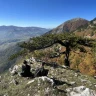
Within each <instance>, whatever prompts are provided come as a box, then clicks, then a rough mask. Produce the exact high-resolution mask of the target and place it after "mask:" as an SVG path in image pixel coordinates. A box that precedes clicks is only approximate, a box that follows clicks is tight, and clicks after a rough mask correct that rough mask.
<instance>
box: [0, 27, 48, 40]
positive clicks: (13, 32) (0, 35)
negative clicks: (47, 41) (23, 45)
mask: <svg viewBox="0 0 96 96" xmlns="http://www.w3.org/2000/svg"><path fill="white" fill-rule="evenodd" d="M49 30H50V29H46V28H40V27H17V26H0V40H11V39H25V38H29V37H34V36H39V35H42V34H44V33H46V32H48V31H49Z"/></svg>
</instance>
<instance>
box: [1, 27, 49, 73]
mask: <svg viewBox="0 0 96 96" xmlns="http://www.w3.org/2000/svg"><path fill="white" fill-rule="evenodd" d="M48 30H49V29H45V28H39V27H17V26H0V73H2V72H5V70H8V69H9V68H10V67H11V66H12V65H14V64H15V61H16V60H13V61H9V60H8V58H9V57H10V56H11V55H12V54H14V53H16V52H18V51H20V50H21V48H19V47H18V45H17V43H18V42H21V41H26V40H28V39H29V38H30V37H34V36H40V35H42V34H44V33H45V32H47V31H48Z"/></svg>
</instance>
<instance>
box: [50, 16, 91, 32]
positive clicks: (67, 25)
mask: <svg viewBox="0 0 96 96" xmlns="http://www.w3.org/2000/svg"><path fill="white" fill-rule="evenodd" d="M88 22H89V21H88V20H85V19H83V18H73V19H71V20H68V21H66V22H64V23H63V24H61V25H59V26H58V27H57V28H55V29H53V30H51V31H50V32H49V33H62V32H72V31H75V30H76V29H77V28H79V27H80V26H83V25H86V24H88Z"/></svg>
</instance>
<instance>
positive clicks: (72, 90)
mask: <svg viewBox="0 0 96 96" xmlns="http://www.w3.org/2000/svg"><path fill="white" fill-rule="evenodd" d="M32 58H33V57H32ZM32 58H31V59H27V61H28V64H29V65H30V66H31V72H32V73H34V71H35V70H36V69H37V68H38V67H40V65H41V62H37V61H36V60H35V59H34V58H33V59H32ZM21 66H22V64H21V65H15V66H14V67H13V68H11V69H9V72H8V73H5V74H2V75H1V76H0V96H96V78H94V77H91V76H87V75H82V74H81V73H79V72H76V71H74V70H71V69H69V68H68V67H65V66H63V65H62V66H58V67H55V66H48V65H45V69H48V70H49V71H48V75H47V76H40V77H35V78H29V77H21V76H20V72H21Z"/></svg>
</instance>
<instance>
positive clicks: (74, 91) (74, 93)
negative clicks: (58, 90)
mask: <svg viewBox="0 0 96 96" xmlns="http://www.w3.org/2000/svg"><path fill="white" fill-rule="evenodd" d="M66 91H67V94H66V95H67V96H96V91H94V90H91V89H89V88H86V87H85V86H79V87H74V88H68V89H66Z"/></svg>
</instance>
